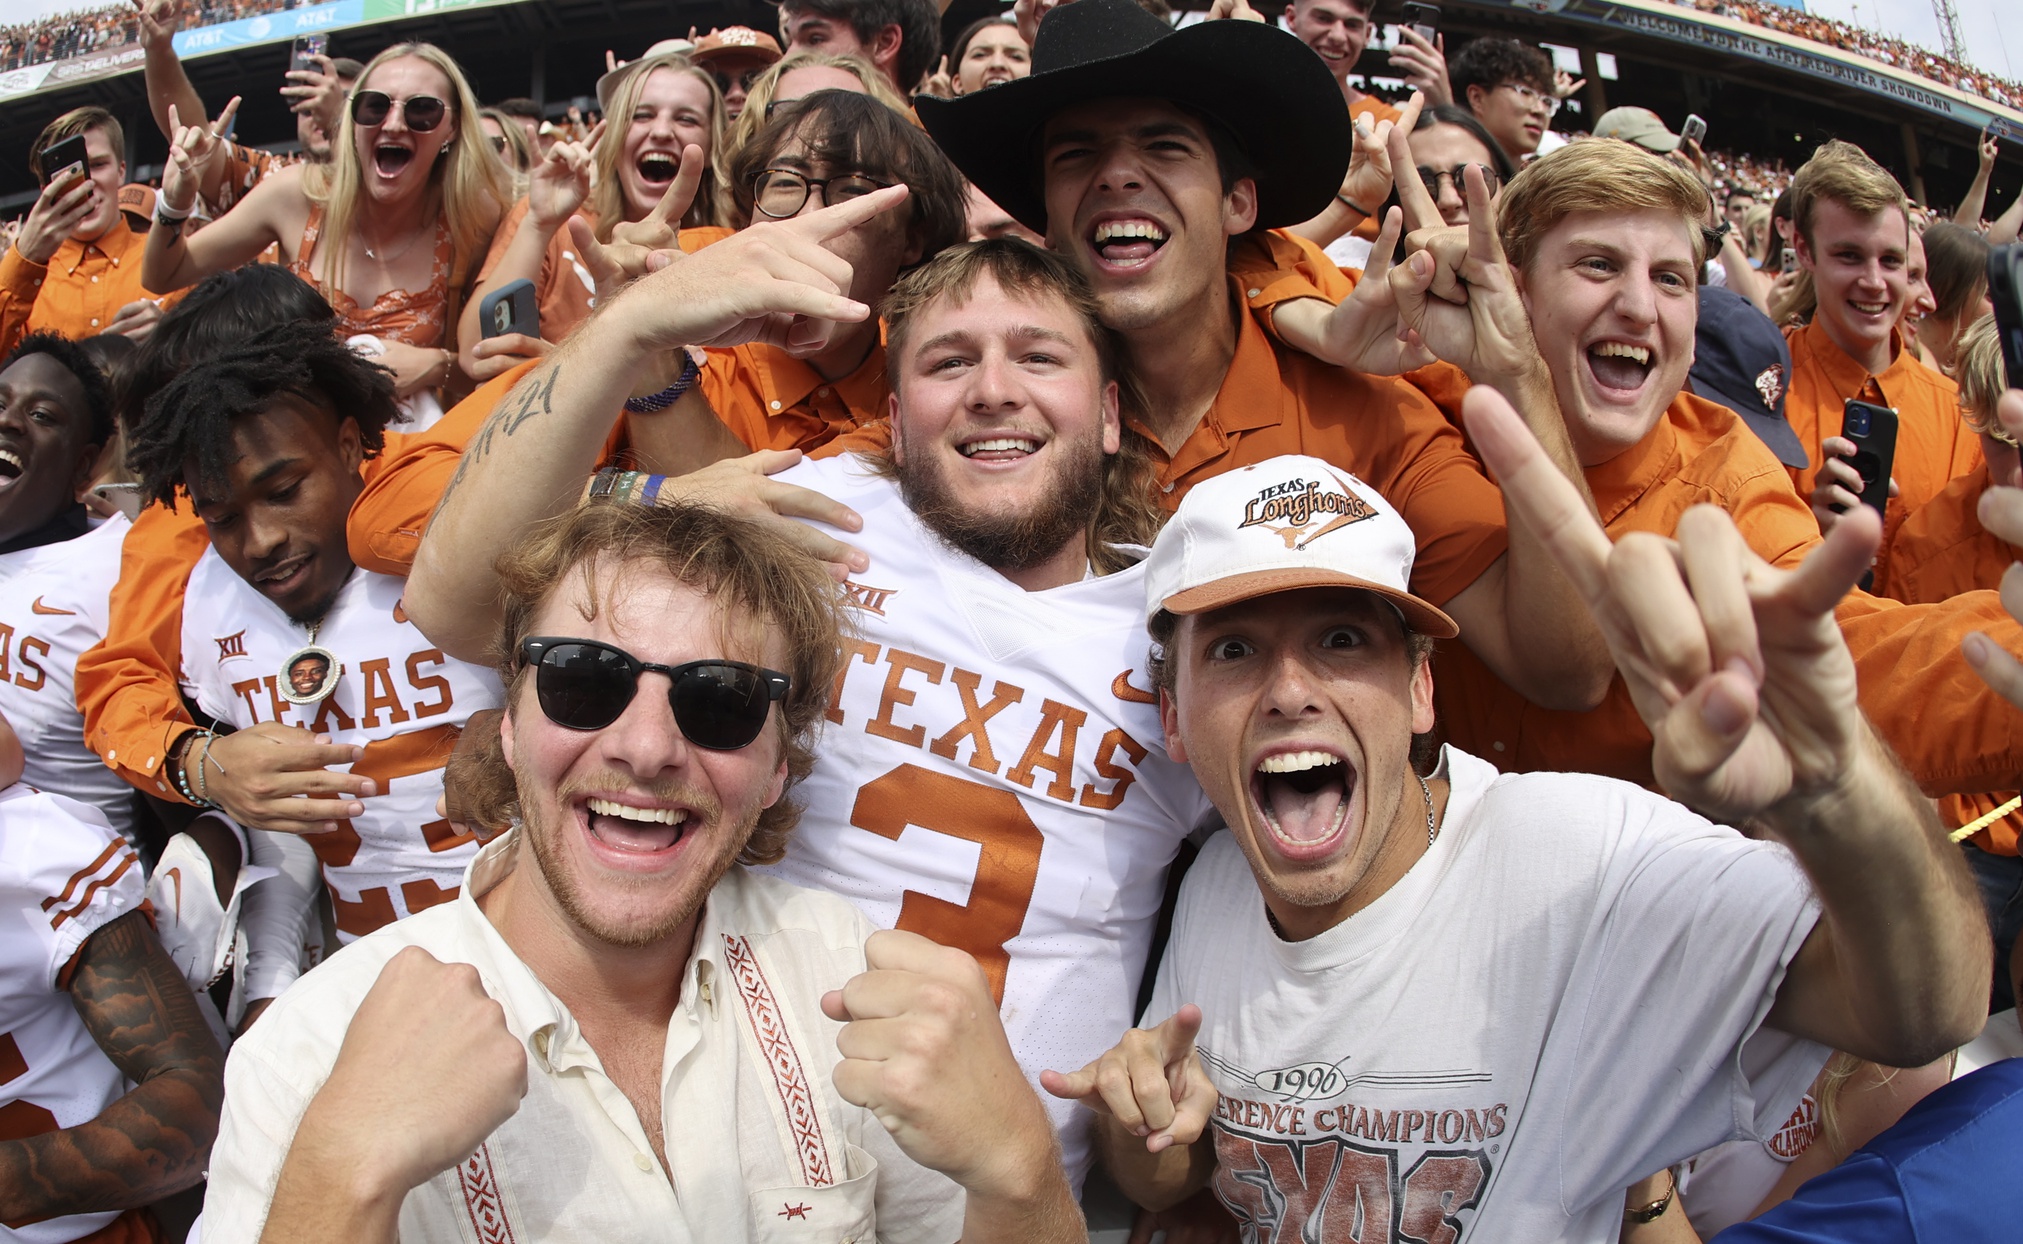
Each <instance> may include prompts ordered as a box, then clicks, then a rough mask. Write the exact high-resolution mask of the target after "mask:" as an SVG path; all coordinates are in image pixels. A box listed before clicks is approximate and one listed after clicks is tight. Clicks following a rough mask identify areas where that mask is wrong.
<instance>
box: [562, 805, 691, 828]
mask: <svg viewBox="0 0 2023 1244" xmlns="http://www.w3.org/2000/svg"><path fill="white" fill-rule="evenodd" d="M585 804H586V805H587V806H588V807H589V809H590V810H591V811H592V812H595V813H597V814H598V815H599V816H615V817H618V818H619V819H620V820H626V821H643V822H646V823H647V824H651V825H679V824H681V823H682V822H683V821H685V820H687V819H688V814H687V813H686V812H681V811H678V810H677V809H674V808H634V807H628V806H627V805H625V804H622V803H613V802H611V801H610V800H609V799H590V800H586V801H585Z"/></svg>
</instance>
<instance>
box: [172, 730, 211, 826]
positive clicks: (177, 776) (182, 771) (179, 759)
mask: <svg viewBox="0 0 2023 1244" xmlns="http://www.w3.org/2000/svg"><path fill="white" fill-rule="evenodd" d="M199 736H201V737H202V738H203V740H204V741H205V747H206V750H208V748H209V740H211V739H215V738H217V737H218V735H217V732H216V731H215V730H206V729H204V728H202V727H201V726H200V727H198V728H197V729H195V730H192V731H191V732H190V733H189V734H187V735H184V736H183V737H184V738H187V739H188V740H189V742H188V743H185V744H184V745H183V748H182V752H181V754H180V755H179V756H176V757H174V758H171V759H170V761H169V766H168V767H169V780H170V781H172V782H174V783H175V784H176V793H177V794H179V795H181V796H182V797H183V799H184V800H185V801H186V802H188V803H190V804H192V805H194V806H196V807H199V808H215V807H217V806H218V805H217V804H216V803H215V802H214V801H212V800H211V799H209V798H206V794H207V793H208V792H205V791H200V790H197V789H193V788H192V787H191V786H190V751H191V750H192V749H193V748H195V747H196V745H197V742H198V738H199ZM202 777H203V775H202V774H201V773H199V774H198V780H199V781H201V780H202Z"/></svg>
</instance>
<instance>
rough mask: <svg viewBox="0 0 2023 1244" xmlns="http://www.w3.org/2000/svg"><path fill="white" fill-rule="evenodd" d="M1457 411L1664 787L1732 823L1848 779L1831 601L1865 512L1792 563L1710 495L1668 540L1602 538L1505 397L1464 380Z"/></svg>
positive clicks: (1842, 584) (1853, 713)
mask: <svg viewBox="0 0 2023 1244" xmlns="http://www.w3.org/2000/svg"><path fill="white" fill-rule="evenodd" d="M1463 417H1464V419H1465V420H1466V422H1467V426H1468V432H1469V434H1470V436H1471V437H1472V438H1473V439H1474V441H1475V445H1476V448H1477V449H1478V451H1479V452H1480V453H1481V455H1482V458H1483V461H1484V462H1486V463H1487V464H1488V465H1489V467H1490V469H1491V470H1492V471H1493V472H1494V473H1495V475H1496V477H1497V481H1498V483H1499V484H1501V486H1502V488H1503V498H1504V504H1505V505H1506V507H1508V509H1509V510H1510V514H1511V519H1512V521H1513V522H1516V521H1522V522H1524V523H1525V524H1526V525H1527V526H1529V527H1530V528H1531V529H1532V530H1533V531H1534V532H1536V533H1538V534H1539V535H1540V537H1541V538H1543V539H1544V541H1545V543H1546V545H1547V547H1548V548H1550V549H1551V550H1552V553H1553V555H1554V557H1555V558H1556V559H1557V560H1558V561H1559V563H1560V565H1561V566H1562V568H1564V569H1565V571H1566V573H1567V576H1568V577H1569V578H1570V579H1571V580H1572V581H1573V583H1574V585H1575V587H1576V588H1577V589H1578V590H1579V591H1580V593H1581V596H1582V597H1583V599H1584V600H1585V601H1586V602H1587V605H1588V608H1589V609H1590V610H1591V611H1592V612H1593V613H1594V616H1595V619H1596V621H1597V622H1598V623H1599V625H1600V626H1601V630H1602V634H1603V636H1604V637H1605V638H1606V639H1607V641H1608V645H1609V650H1610V652H1611V653H1612V654H1613V655H1614V657H1615V662H1616V667H1617V669H1619V670H1620V671H1621V672H1622V676H1623V681H1624V683H1625V684H1626V685H1627V687H1628V688H1629V692H1630V697H1631V699H1632V700H1633V701H1634V702H1635V703H1636V706H1637V712H1638V714H1639V715H1640V716H1641V717H1642V718H1643V719H1644V724H1645V725H1647V726H1649V727H1650V730H1651V736H1652V739H1653V740H1654V743H1655V746H1654V749H1653V753H1652V768H1653V770H1654V771H1655V773H1656V775H1657V778H1658V782H1659V784H1660V785H1661V786H1662V787H1663V788H1664V789H1665V792H1666V793H1667V794H1669V795H1671V796H1672V797H1673V798H1674V799H1677V800H1679V801H1680V802H1682V803H1685V804H1688V805H1690V806H1692V807H1694V808H1697V809H1699V810H1700V811H1702V812H1704V813H1706V814H1707V815H1708V816H1710V817H1713V818H1716V819H1719V820H1723V821H1726V822H1728V823H1730V824H1739V823H1741V822H1743V821H1744V820H1746V819H1748V818H1750V817H1752V816H1755V815H1757V814H1758V813H1761V812H1764V811H1766V810H1767V809H1770V808H1772V807H1773V806H1774V805H1776V804H1778V803H1779V802H1781V801H1783V800H1785V799H1787V798H1790V797H1792V796H1794V795H1798V796H1817V795H1821V794H1824V793H1826V792H1828V791H1830V790H1834V789H1837V788H1839V787H1841V786H1842V785H1844V784H1845V783H1846V782H1847V781H1848V780H1849V778H1850V775H1851V774H1852V773H1853V769H1854V765H1855V763H1856V758H1857V756H1858V755H1860V754H1861V743H1862V739H1863V737H1864V735H1865V733H1866V728H1865V727H1864V725H1863V724H1862V719H1861V712H1860V709H1859V708H1858V706H1857V704H1856V700H1855V670H1854V658H1853V657H1852V656H1851V655H1849V653H1848V650H1847V643H1846V641H1845V640H1844V639H1842V637H1841V633H1840V627H1839V625H1838V624H1837V623H1836V622H1835V620H1834V615H1833V611H1834V607H1835V606H1836V605H1838V604H1839V603H1840V600H1841V598H1842V597H1843V596H1845V595H1846V594H1847V593H1848V591H1849V590H1850V589H1852V588H1853V587H1854V585H1855V582H1856V580H1858V579H1859V578H1860V577H1861V575H1862V572H1863V571H1864V570H1866V569H1867V568H1868V563H1869V561H1870V559H1871V558H1873V557H1874V555H1875V550H1876V545H1877V543H1878V542H1879V541H1880V540H1881V538H1882V524H1881V521H1880V520H1879V519H1878V518H1876V516H1875V515H1874V513H1873V512H1871V511H1869V510H1867V509H1866V507H1862V508H1859V509H1857V511H1856V512H1855V513H1853V514H1849V515H1844V516H1842V518H1841V521H1840V522H1839V523H1838V524H1837V525H1836V526H1835V527H1834V529H1833V531H1832V533H1831V534H1829V535H1828V536H1827V538H1826V540H1825V542H1824V543H1822V544H1821V545H1819V546H1818V547H1817V548H1815V549H1813V550H1812V552H1811V553H1810V554H1808V555H1807V556H1806V558H1805V560H1804V562H1802V563H1801V564H1800V565H1799V566H1798V568H1797V569H1795V570H1780V569H1778V568H1776V567H1774V566H1772V565H1770V564H1769V563H1768V562H1765V561H1764V560H1763V559H1762V558H1760V557H1758V556H1757V555H1756V554H1755V553H1754V552H1753V551H1752V550H1751V549H1750V548H1749V546H1748V545H1747V544H1746V543H1745V542H1744V541H1743V539H1742V535H1741V533H1740V532H1738V531H1737V530H1736V529H1735V524H1734V522H1733V520H1732V519H1730V518H1729V517H1728V515H1727V514H1726V513H1724V512H1723V511H1721V510H1719V509H1716V508H1715V507H1713V506H1707V505H1701V506H1695V507H1694V508H1693V509H1691V510H1688V511H1687V512H1686V513H1685V515H1684V516H1683V517H1682V518H1681V519H1680V520H1679V526H1678V531H1677V535H1676V537H1675V538H1674V539H1671V540H1668V539H1665V538H1663V537H1661V536H1656V535H1652V534H1649V533H1645V532H1637V533H1632V534H1630V535H1626V536H1624V537H1623V538H1622V539H1621V540H1619V541H1615V542H1613V543H1611V541H1610V540H1609V537H1608V533H1607V532H1605V531H1604V530H1603V529H1602V527H1601V524H1600V523H1598V522H1596V521H1595V518H1594V516H1593V515H1592V514H1591V513H1590V512H1589V511H1588V508H1587V505H1586V504H1585V502H1584V501H1583V500H1582V498H1581V496H1580V494H1579V492H1578V491H1577V490H1576V489H1575V488H1574V486H1573V485H1572V484H1571V483H1570V482H1569V481H1568V480H1567V478H1566V477H1565V475H1563V474H1561V472H1560V471H1559V469H1558V468H1557V467H1556V466H1554V465H1553V463H1552V462H1551V460H1550V459H1549V458H1547V457H1546V455H1545V452H1544V450H1543V449H1541V448H1540V446H1539V444H1538V442H1537V440H1536V439H1535V438H1533V436H1532V435H1531V432H1530V430H1529V429H1528V428H1526V427H1525V426H1524V423H1523V421H1522V420H1521V419H1519V418H1518V416H1517V413H1516V412H1515V411H1514V410H1512V409H1511V407H1510V404H1509V403H1508V402H1506V401H1505V400H1504V399H1503V397H1502V396H1501V395H1500V394H1497V393H1495V392H1493V391H1492V390H1489V389H1487V388H1484V387H1482V386H1477V387H1476V388H1474V389H1472V390H1470V391H1469V393H1468V396H1467V398H1466V399H1464V403H1463Z"/></svg>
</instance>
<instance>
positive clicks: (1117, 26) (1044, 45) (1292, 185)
mask: <svg viewBox="0 0 2023 1244" xmlns="http://www.w3.org/2000/svg"><path fill="white" fill-rule="evenodd" d="M1120 96H1149V97H1152V98H1155V99H1166V100H1171V101H1172V102H1173V103H1175V104H1178V105H1180V106H1181V107H1183V108H1187V109H1189V110H1190V111H1193V112H1196V113H1199V114H1201V115H1203V116H1205V117H1208V118H1210V119H1211V120H1213V121H1214V122H1215V123H1216V124H1218V125H1220V126H1221V127H1222V128H1223V129H1224V130H1226V131H1228V133H1229V136H1230V137H1231V138H1233V139H1234V140H1235V141H1236V144H1237V146H1238V147H1240V148H1241V149H1242V150H1243V153H1244V155H1245V156H1247V157H1248V158H1249V160H1250V162H1251V163H1252V165H1254V166H1255V168H1256V170H1257V224H1258V227H1259V228H1273V227H1276V226H1280V225H1292V224H1298V223H1299V222H1300V221H1303V220H1309V219H1311V218H1313V217H1315V216H1318V215H1319V214H1320V213H1321V210H1322V209H1323V208H1325V207H1327V205H1328V201H1329V200H1330V199H1332V198H1333V197H1334V196H1335V193H1336V192H1337V191H1339V190H1340V189H1341V188H1342V177H1343V175H1344V174H1346V173H1347V172H1348V168H1349V153H1350V148H1351V145H1352V143H1353V141H1354V134H1355V131H1354V129H1353V128H1352V126H1351V123H1350V121H1349V109H1348V104H1347V103H1346V102H1344V101H1343V99H1342V91H1341V88H1340V87H1339V86H1337V85H1336V84H1335V79H1334V76H1333V75H1332V74H1330V73H1329V72H1328V69H1327V65H1326V64H1325V63H1323V62H1322V60H1321V58H1320V57H1318V56H1316V55H1314V52H1313V50H1312V49H1311V48H1309V47H1307V46H1306V45H1305V44H1304V43H1301V42H1300V41H1299V40H1298V39H1296V38H1294V37H1293V36H1291V35H1289V34H1287V33H1286V32H1285V31H1283V30H1280V29H1278V28H1277V27H1275V26H1267V25H1265V24H1264V23H1262V22H1247V21H1213V22H1202V23H1200V24H1198V25H1194V26H1189V27H1187V28H1186V29H1185V30H1175V29H1173V28H1172V27H1171V26H1168V25H1167V24H1166V23H1165V22H1163V21H1161V20H1159V19H1158V18H1156V17H1154V16H1152V15H1151V14H1150V13H1147V12H1146V11H1145V10H1144V9H1142V8H1140V7H1139V6H1138V4H1137V3H1136V0H1074V3H1072V4H1062V5H1061V6H1060V7H1058V8H1056V9H1054V10H1053V11H1052V12H1050V13H1048V14H1047V16H1046V19H1045V20H1044V21H1042V22H1041V23H1040V31H1039V36H1038V38H1036V39H1035V40H1034V41H1033V71H1032V73H1031V74H1030V75H1029V76H1027V77H1024V78H1020V79H1017V80H1016V81H1013V82H1006V83H1004V84H1003V85H1001V86H993V87H989V88H987V89H985V90H981V91H977V92H975V93H973V94H969V95H964V96H962V97H961V98H959V99H936V98H933V97H931V96H926V95H922V96H919V97H917V98H916V99H915V100H914V108H915V110H916V111H917V112H918V113H919V115H920V120H921V123H922V124H923V125H925V126H926V127H927V132H928V133H929V134H932V135H933V136H934V141H935V142H937V143H940V144H941V149H942V150H943V151H944V152H946V153H947V154H948V158H949V159H950V160H953V161H954V162H955V166H956V167H957V168H959V169H961V170H962V173H963V175H964V176H965V177H968V178H969V179H970V180H971V181H972V182H975V183H976V186H977V189H979V190H981V191H983V192H984V194H986V195H988V196H989V197H990V198H991V200H992V201H994V202H995V203H997V204H998V206H1000V207H1002V208H1004V209H1005V210H1006V211H1007V212H1010V213H1011V214H1012V217H1013V218H1014V219H1016V220H1017V221H1018V222H1019V223H1020V224H1022V225H1025V226H1026V227H1027V228H1030V229H1033V230H1035V231H1038V232H1041V233H1044V232H1045V231H1046V225H1047V208H1046V198H1045V194H1044V188H1043V185H1042V179H1041V174H1040V163H1039V152H1038V150H1037V148H1036V142H1035V139H1036V138H1037V136H1038V134H1039V130H1040V127H1041V126H1042V125H1045V124H1046V122H1047V119H1048V118H1049V117H1052V116H1053V115H1054V114H1055V113H1057V112H1059V111H1060V110H1061V109H1063V108H1067V107H1069V106H1071V105H1074V104H1079V103H1083V102H1086V101H1088V100H1092V99H1107V98H1113V97H1120Z"/></svg>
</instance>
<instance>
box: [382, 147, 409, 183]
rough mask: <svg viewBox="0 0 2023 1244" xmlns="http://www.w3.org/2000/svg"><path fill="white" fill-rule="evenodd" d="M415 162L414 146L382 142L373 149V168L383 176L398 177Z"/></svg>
mask: <svg viewBox="0 0 2023 1244" xmlns="http://www.w3.org/2000/svg"><path fill="white" fill-rule="evenodd" d="M412 163H414V148H412V147H403V146H401V145H400V144H399V143H380V144H379V145H377V146H375V147H374V148H373V149H372V168H373V171H374V172H376V173H378V174H379V175H380V176H381V177H398V176H400V175H401V173H402V171H403V170H405V169H406V168H407V166H408V165H410V164H412Z"/></svg>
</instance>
